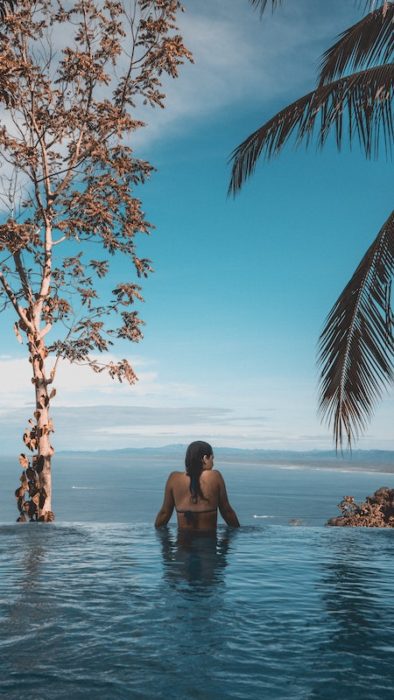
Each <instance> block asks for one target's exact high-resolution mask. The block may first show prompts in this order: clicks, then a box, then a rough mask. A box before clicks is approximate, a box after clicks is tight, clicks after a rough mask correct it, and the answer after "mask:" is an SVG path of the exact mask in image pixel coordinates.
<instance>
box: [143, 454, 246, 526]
mask: <svg viewBox="0 0 394 700" xmlns="http://www.w3.org/2000/svg"><path fill="white" fill-rule="evenodd" d="M185 466H186V472H172V473H171V474H170V476H169V477H168V480H167V483H166V488H165V491H164V501H163V505H162V507H161V509H160V510H159V512H158V514H157V517H156V520H155V527H163V525H167V523H168V521H169V519H170V518H171V515H172V512H173V510H174V508H175V509H176V512H177V517H178V527H179V528H180V529H182V530H215V529H216V525H217V509H218V508H219V511H220V515H221V516H222V518H223V520H224V521H225V522H226V523H227V525H230V526H231V527H239V521H238V518H237V516H236V513H235V511H234V510H233V509H232V508H231V506H230V503H229V502H228V498H227V492H226V485H225V483H224V479H223V477H222V475H221V473H220V472H218V471H214V470H213V451H212V447H211V446H210V445H209V444H208V443H207V442H203V441H202V440H197V441H196V442H192V443H191V444H190V445H189V447H188V448H187V450H186V457H185Z"/></svg>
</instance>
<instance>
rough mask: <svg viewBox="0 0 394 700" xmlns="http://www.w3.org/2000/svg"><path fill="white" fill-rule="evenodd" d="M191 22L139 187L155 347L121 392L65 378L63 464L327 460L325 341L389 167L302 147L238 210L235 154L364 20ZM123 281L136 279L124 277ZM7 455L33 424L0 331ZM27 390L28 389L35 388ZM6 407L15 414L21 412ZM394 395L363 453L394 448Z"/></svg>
mask: <svg viewBox="0 0 394 700" xmlns="http://www.w3.org/2000/svg"><path fill="white" fill-rule="evenodd" d="M185 6H186V12H185V14H184V15H182V17H181V26H182V31H183V34H184V36H185V41H186V44H187V45H188V46H189V48H191V49H192V51H193V54H194V60H195V64H194V65H192V66H185V67H184V69H183V71H182V72H181V77H180V78H179V80H177V81H174V82H172V83H169V84H168V86H167V85H166V92H167V95H168V99H167V108H166V110H164V111H160V112H152V111H149V112H146V113H144V114H143V118H144V119H145V120H146V121H147V122H148V127H147V128H146V129H144V130H141V131H140V132H139V133H138V134H137V135H136V140H135V144H134V146H135V149H136V153H137V154H138V155H141V156H142V157H146V158H148V159H149V160H150V161H151V162H152V163H153V164H154V165H155V166H156V167H157V173H156V174H155V175H154V177H153V178H152V180H151V182H150V183H149V184H148V185H145V186H144V187H143V188H141V190H140V196H141V198H142V200H143V206H144V210H145V211H146V213H147V217H148V219H149V220H150V221H152V222H153V223H154V224H155V226H156V231H155V233H154V235H152V236H151V237H150V238H149V239H142V238H141V240H140V248H139V250H140V252H141V254H144V255H146V256H148V257H150V258H151V259H152V261H153V266H154V268H155V274H154V275H153V276H152V277H151V278H150V279H149V280H147V281H146V283H144V296H145V299H146V303H145V304H144V305H143V307H142V309H141V315H142V317H143V318H144V320H145V321H146V327H145V338H144V341H143V342H142V343H141V344H140V345H137V346H131V345H119V346H116V347H115V348H114V355H115V356H117V357H124V356H127V357H128V358H129V359H130V360H131V361H132V362H134V364H135V368H136V370H137V373H138V375H139V377H140V381H139V383H138V384H137V385H136V386H135V387H132V388H130V387H127V386H123V385H121V386H119V385H116V384H113V383H112V382H111V381H110V380H107V379H105V378H104V377H102V376H100V377H98V376H97V375H94V374H89V373H88V371H87V370H86V369H85V368H83V369H82V368H71V367H68V366H63V367H61V370H60V373H59V377H58V381H57V389H58V396H57V398H56V402H55V403H54V417H55V422H56V426H57V432H56V434H55V436H54V443H55V447H56V448H57V449H69V448H73V449H90V448H92V449H94V448H101V449H103V448H106V449H110V448H117V447H120V448H122V447H127V446H154V445H164V444H168V443H178V442H182V443H186V442H189V441H190V440H193V439H197V438H202V439H207V440H209V441H211V442H212V443H213V444H214V445H228V446H239V447H246V448H247V447H260V448H269V449H272V448H278V449H287V448H288V449H327V448H330V447H331V446H332V438H331V434H330V432H329V430H328V428H327V427H326V426H324V425H321V423H320V421H319V419H318V417H317V388H316V387H317V369H316V363H315V356H316V343H317V338H318V336H319V333H320V331H321V329H322V325H323V322H324V318H325V316H326V314H327V313H328V311H329V309H330V307H331V306H332V304H333V303H334V301H335V299H336V297H337V296H338V294H339V293H340V291H341V290H342V288H343V286H344V285H345V283H346V282H347V280H348V279H349V278H350V276H351V274H352V272H353V271H354V269H355V267H356V266H357V264H358V262H359V260H360V259H361V257H362V255H363V253H364V252H365V250H366V248H367V247H368V245H369V244H370V243H371V242H372V240H373V238H374V237H375V236H376V234H377V232H378V230H379V228H380V226H381V225H382V223H383V222H384V220H385V219H386V218H387V216H388V214H389V213H390V210H391V206H392V201H391V196H390V195H391V192H390V190H391V180H390V177H389V173H391V163H387V162H385V160H384V158H383V157H382V159H381V160H380V161H378V162H376V161H375V162H374V161H372V162H371V161H369V162H367V161H366V160H365V159H364V158H363V156H362V153H361V152H360V151H359V150H358V148H357V147H354V149H353V152H350V151H349V150H347V149H345V150H344V151H343V152H342V153H340V154H338V153H337V152H336V150H335V149H334V148H333V147H332V146H330V145H329V146H328V148H327V149H326V150H324V151H323V152H321V153H318V152H316V149H315V148H314V146H312V147H311V148H310V149H309V150H308V151H305V150H304V149H299V150H297V151H294V150H293V149H292V148H288V149H287V150H285V151H284V152H283V153H282V155H281V156H280V157H279V158H278V159H276V160H275V161H272V162H269V163H267V162H263V161H261V162H260V164H259V166H258V168H257V171H256V174H255V176H254V177H253V179H252V180H251V181H250V182H249V183H248V184H247V185H246V186H245V188H244V190H243V191H242V192H241V194H240V195H239V196H238V197H237V198H236V199H235V200H233V199H228V198H227V195H226V190H227V186H228V179H229V166H228V163H227V161H228V157H229V154H230V153H231V151H232V149H233V148H234V147H235V146H236V145H237V144H238V143H239V142H240V141H241V140H243V138H245V137H246V136H247V135H248V134H249V133H250V132H251V131H253V130H254V129H255V128H256V127H257V126H259V125H260V124H262V123H263V122H264V121H265V120H266V119H267V118H269V117H270V116H272V115H273V114H274V113H275V112H276V111H278V109H280V108H281V107H283V106H284V105H286V104H288V103H289V102H291V101H292V100H293V99H295V98H296V97H297V96H300V95H301V94H304V93H305V92H308V91H309V90H310V89H312V87H313V84H314V76H315V72H316V67H317V65H318V62H319V57H320V55H321V53H322V52H323V50H324V49H325V48H327V47H328V46H329V45H331V43H333V42H334V40H335V37H336V36H337V34H338V33H339V32H340V31H342V30H343V29H345V28H346V27H347V26H349V25H350V24H351V23H352V22H354V21H355V20H356V19H357V18H358V17H359V10H358V9H357V6H356V3H353V2H352V0H348V1H346V2H343V0H330V3H326V2H323V1H320V0H301V1H297V2H295V0H287V2H284V3H283V6H282V8H281V9H279V10H278V11H277V12H275V14H273V15H272V14H271V13H270V12H267V14H266V16H265V17H264V19H263V21H261V22H260V21H259V19H258V14H257V13H256V12H254V11H253V9H252V8H251V7H250V6H249V4H248V2H247V1H246V0H189V1H186V2H185ZM120 275H121V277H122V279H124V278H125V275H126V268H124V269H122V270H120ZM2 348H3V349H2V357H1V358H0V376H1V379H2V383H3V387H4V388H5V393H4V395H3V399H2V400H1V404H0V429H1V430H2V432H3V436H4V439H3V445H4V451H6V452H10V451H12V452H13V451H15V450H18V449H19V447H18V446H16V445H19V442H18V440H19V436H20V434H21V432H22V430H21V429H22V428H23V427H24V424H25V423H24V421H25V420H27V418H28V417H29V412H30V409H29V406H30V401H31V397H30V392H31V389H30V387H29V367H28V364H27V362H26V361H25V360H24V357H23V348H21V347H20V346H18V345H17V344H16V341H15V338H14V337H13V334H11V333H9V332H8V330H7V328H6V327H5V326H4V334H3V346H2ZM30 386H31V385H30ZM10 406H11V408H10ZM392 409H393V399H392V395H388V396H387V397H386V398H385V399H384V401H383V402H382V404H381V405H380V406H379V407H378V409H377V411H376V416H375V418H374V420H373V422H372V423H371V426H370V428H369V430H368V431H367V433H366V435H365V436H364V437H363V438H362V439H361V440H360V441H359V443H358V446H359V447H361V448H366V449H371V448H379V449H394V439H393V438H392V430H390V428H391V424H392V420H390V419H391V417H392Z"/></svg>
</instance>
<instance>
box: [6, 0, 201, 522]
mask: <svg viewBox="0 0 394 700" xmlns="http://www.w3.org/2000/svg"><path fill="white" fill-rule="evenodd" d="M179 10H181V5H180V3H179V2H178V0H131V2H130V3H129V7H128V9H126V7H125V6H124V5H123V4H122V3H121V2H118V0H103V1H102V2H99V1H97V2H96V1H95V0H76V1H72V2H71V1H70V2H66V3H64V4H63V3H62V2H61V0H19V2H18V3H15V5H14V7H13V8H12V7H11V8H10V9H9V11H8V12H6V13H5V14H4V15H3V18H2V19H3V26H2V30H1V33H0V84H1V86H2V87H4V86H5V87H4V89H2V90H1V91H0V102H1V103H2V105H3V114H2V118H1V121H0V162H1V164H2V166H3V167H2V173H3V175H2V178H1V183H0V185H1V188H0V198H1V202H2V208H3V217H2V223H1V224H0V254H2V255H1V260H0V290H1V293H0V303H1V309H2V310H4V309H7V308H11V309H13V311H14V313H15V318H16V320H15V325H14V329H15V334H16V336H17V338H18V340H19V341H20V342H26V344H27V353H28V358H29V362H30V363H31V368H32V383H33V387H34V393H35V410H34V416H33V417H32V419H31V420H30V421H29V427H28V428H27V429H26V431H25V433H24V436H23V439H24V442H25V444H26V447H27V448H28V450H29V451H30V452H31V453H32V457H31V461H30V460H29V458H28V457H27V456H26V455H25V454H21V456H20V463H21V465H22V467H23V470H24V471H23V473H22V477H21V486H20V488H18V489H17V491H16V497H17V502H18V508H19V511H20V516H19V520H25V519H26V518H30V519H33V520H36V519H37V520H41V521H50V520H52V519H53V517H54V516H53V512H52V505H51V458H52V455H53V453H54V450H53V447H52V445H51V441H50V436H51V433H52V432H53V423H52V420H51V417H50V406H51V400H52V399H53V397H54V396H55V389H53V388H52V385H53V382H54V380H55V377H56V371H57V368H58V362H59V360H60V359H61V358H65V359H67V360H69V361H70V362H76V363H79V364H86V365H89V366H90V367H91V369H92V370H93V371H95V372H103V371H106V372H109V374H110V376H111V377H112V378H117V379H119V380H120V381H122V380H126V381H128V382H130V383H133V382H134V381H135V380H136V375H135V373H134V371H133V369H132V367H131V366H130V364H129V363H128V361H127V360H126V359H124V360H122V361H121V362H118V363H116V362H112V361H111V362H105V360H103V361H100V360H99V359H98V356H99V354H100V353H103V352H105V351H107V350H108V349H109V348H110V346H111V345H112V344H113V342H114V339H118V338H123V339H127V340H130V341H132V342H138V341H139V340H140V339H141V338H142V332H141V324H142V320H141V319H140V318H139V316H138V312H137V311H136V310H135V309H133V305H134V303H135V301H136V300H142V296H141V287H140V285H139V284H137V278H144V277H146V276H147V275H148V274H149V273H150V272H151V265H150V261H149V260H147V259H144V258H141V257H139V256H138V254H137V250H136V236H137V234H148V233H149V232H150V230H151V228H152V226H151V224H150V223H149V222H148V221H147V220H146V217H145V214H144V212H143V211H142V208H141V202H140V200H139V199H138V198H137V197H136V196H135V190H136V188H137V186H139V185H141V184H143V183H144V182H145V180H146V179H147V178H148V177H149V175H150V173H151V171H152V169H153V168H152V166H151V165H150V164H149V163H148V162H146V161H144V160H140V159H138V158H136V157H135V155H134V153H133V150H132V148H131V141H132V137H133V134H134V132H135V131H136V130H137V129H139V128H140V127H142V126H143V123H142V122H141V120H140V119H138V118H137V117H136V114H138V109H139V108H140V107H141V105H143V104H147V105H151V106H152V107H163V106H164V98H165V95H164V94H163V91H162V77H163V75H168V76H171V77H172V78H176V77H177V75H178V68H179V66H180V64H182V63H183V62H184V60H185V59H188V60H191V55H190V53H189V52H188V50H187V49H186V48H185V46H184V44H183V41H182V38H181V36H180V35H179V34H178V32H177V27H176V16H177V13H178V11H179ZM7 95H11V96H12V99H9V98H8V97H7ZM4 212H6V213H4ZM100 251H101V253H100ZM120 257H122V258H123V259H128V260H129V263H130V264H129V269H130V274H127V275H126V279H123V280H122V279H118V281H117V282H116V283H115V284H114V285H112V286H113V290H112V293H110V294H109V295H108V294H107V293H106V289H105V286H104V284H103V282H102V280H103V278H105V277H106V276H107V274H108V273H109V272H110V271H111V270H112V273H114V272H115V271H116V266H117V263H118V262H119V258H120ZM132 272H134V275H132ZM133 277H134V279H133ZM100 285H101V286H100Z"/></svg>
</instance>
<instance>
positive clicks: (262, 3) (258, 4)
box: [249, 0, 282, 14]
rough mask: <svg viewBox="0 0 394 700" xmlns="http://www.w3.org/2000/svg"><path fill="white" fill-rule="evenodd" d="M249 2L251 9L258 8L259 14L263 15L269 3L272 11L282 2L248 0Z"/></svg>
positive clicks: (274, 0)
mask: <svg viewBox="0 0 394 700" xmlns="http://www.w3.org/2000/svg"><path fill="white" fill-rule="evenodd" d="M249 2H250V4H251V5H252V6H253V7H258V8H259V10H260V14H263V12H264V10H265V9H266V7H267V5H268V4H269V3H271V6H272V10H275V8H276V7H278V6H279V5H281V4H282V0H249Z"/></svg>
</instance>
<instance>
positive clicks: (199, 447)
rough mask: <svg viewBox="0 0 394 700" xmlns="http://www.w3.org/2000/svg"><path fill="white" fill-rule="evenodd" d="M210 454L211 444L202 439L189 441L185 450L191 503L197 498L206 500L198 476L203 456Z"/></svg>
mask: <svg viewBox="0 0 394 700" xmlns="http://www.w3.org/2000/svg"><path fill="white" fill-rule="evenodd" d="M212 454H213V450H212V447H211V445H209V444H208V443H207V442H203V441H202V440H196V442H192V443H190V445H189V447H188V448H187V450H186V456H185V466H186V474H187V475H188V476H189V477H190V493H191V495H192V502H193V503H196V502H197V499H198V498H202V499H203V500H204V501H206V500H208V499H207V498H205V496H204V494H203V492H202V491H201V486H200V476H201V473H202V470H203V458H204V456H205V455H206V456H207V457H210V456H211V455H212Z"/></svg>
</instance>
